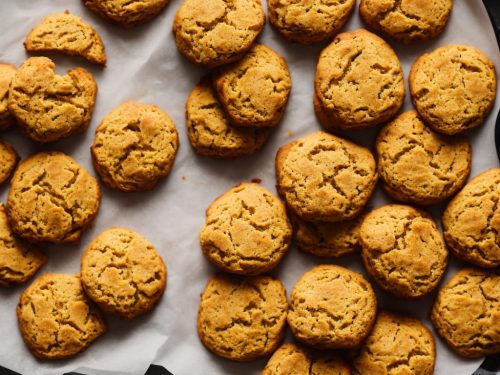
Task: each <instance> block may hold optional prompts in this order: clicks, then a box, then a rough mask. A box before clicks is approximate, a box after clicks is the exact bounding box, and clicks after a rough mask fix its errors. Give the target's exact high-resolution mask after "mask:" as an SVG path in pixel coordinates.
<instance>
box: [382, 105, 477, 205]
mask: <svg viewBox="0 0 500 375" xmlns="http://www.w3.org/2000/svg"><path fill="white" fill-rule="evenodd" d="M375 148H376V150H377V165H378V175H379V176H380V178H381V179H382V181H383V182H384V184H383V188H384V190H385V191H386V192H387V193H388V194H389V195H390V196H391V197H392V198H394V199H396V200H399V201H402V202H413V203H416V204H420V205H429V204H434V203H438V202H441V201H443V200H445V199H446V198H448V197H450V196H452V195H453V194H455V193H456V192H457V191H458V190H459V189H460V188H461V187H462V186H463V185H464V184H465V181H466V180H467V177H468V176H469V172H470V168H471V158H472V149H471V146H470V143H469V142H468V141H467V140H466V139H460V138H447V137H445V136H442V135H440V134H437V133H435V132H433V131H432V130H431V129H430V128H429V127H427V126H425V124H424V123H423V122H422V120H421V119H420V118H419V117H418V114H417V112H416V111H408V112H405V113H403V114H401V115H399V117H397V118H396V119H395V120H393V121H392V122H390V123H388V124H387V125H385V126H384V127H383V128H382V130H381V131H380V133H379V135H378V137H377V141H376V143H375Z"/></svg>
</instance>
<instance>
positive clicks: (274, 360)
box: [261, 344, 351, 375]
mask: <svg viewBox="0 0 500 375" xmlns="http://www.w3.org/2000/svg"><path fill="white" fill-rule="evenodd" d="M334 374H335V375H351V369H350V367H349V366H348V365H347V364H346V363H345V362H344V361H343V360H342V358H341V357H340V356H338V355H337V354H334V353H332V352H321V351H311V350H308V349H305V348H303V347H301V346H298V345H296V344H283V345H281V346H280V347H279V349H278V350H276V351H275V352H274V354H273V356H272V357H271V358H270V359H269V361H268V362H267V365H266V367H265V368H264V371H262V373H261V375H334Z"/></svg>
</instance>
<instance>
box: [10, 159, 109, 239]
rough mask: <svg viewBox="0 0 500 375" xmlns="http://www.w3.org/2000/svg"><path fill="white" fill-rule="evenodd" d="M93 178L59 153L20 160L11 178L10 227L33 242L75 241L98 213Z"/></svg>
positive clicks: (97, 196) (95, 187) (96, 189)
mask: <svg viewBox="0 0 500 375" xmlns="http://www.w3.org/2000/svg"><path fill="white" fill-rule="evenodd" d="M100 200H101V191H100V188H99V184H98V183H97V181H96V179H95V178H94V177H92V176H91V175H90V174H89V173H88V172H87V171H86V170H85V169H84V168H82V167H81V166H80V165H78V163H77V162H76V161H75V160H74V159H73V158H71V157H70V156H68V155H65V154H63V153H62V152H55V151H50V152H40V153H38V154H35V155H32V156H30V157H29V158H28V159H25V160H23V161H22V162H21V163H20V164H19V166H18V168H17V169H16V172H15V173H14V176H13V177H12V180H11V184H10V190H9V195H8V198H7V216H8V217H9V223H10V225H11V227H12V230H13V231H14V232H15V233H16V234H17V235H19V236H20V237H23V238H25V239H27V240H30V241H34V242H52V243H76V242H79V241H80V236H81V234H82V232H83V231H84V230H85V229H86V228H87V227H88V226H89V225H90V224H91V223H92V220H93V219H94V217H95V216H96V215H97V211H98V209H99V203H100Z"/></svg>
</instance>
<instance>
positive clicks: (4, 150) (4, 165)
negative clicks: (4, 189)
mask: <svg viewBox="0 0 500 375" xmlns="http://www.w3.org/2000/svg"><path fill="white" fill-rule="evenodd" d="M18 161H19V155H18V154H17V152H16V150H14V147H12V146H11V145H10V144H9V143H7V142H5V141H4V140H3V139H0V185H2V184H3V183H4V182H5V181H7V180H8V179H9V177H10V175H11V174H12V172H14V169H15V168H16V165H17V163H18Z"/></svg>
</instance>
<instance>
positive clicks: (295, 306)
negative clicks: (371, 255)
mask: <svg viewBox="0 0 500 375" xmlns="http://www.w3.org/2000/svg"><path fill="white" fill-rule="evenodd" d="M376 314H377V297H376V295H375V293H374V292H373V289H372V287H371V285H370V283H369V282H368V281H366V279H365V278H364V277H363V276H362V275H361V274H359V273H357V272H353V271H350V270H348V269H346V268H343V267H340V266H336V265H332V264H329V265H319V266H316V267H314V268H312V269H311V270H309V271H307V272H306V273H305V274H303V275H302V277H301V278H300V279H299V281H297V283H296V284H295V286H294V287H293V290H292V295H291V297H290V306H289V312H288V318H287V319H288V325H289V326H290V329H291V330H292V333H293V335H294V336H295V338H296V339H298V340H300V341H302V342H304V343H305V344H307V345H310V346H313V347H316V348H319V349H341V348H353V347H356V346H358V345H359V344H360V343H361V342H362V341H363V340H364V339H365V337H366V336H367V335H368V333H369V332H370V330H371V328H372V326H373V323H374V322H375V316H376Z"/></svg>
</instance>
